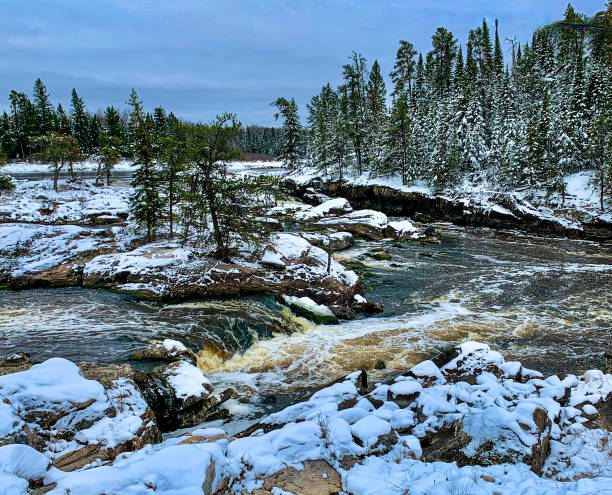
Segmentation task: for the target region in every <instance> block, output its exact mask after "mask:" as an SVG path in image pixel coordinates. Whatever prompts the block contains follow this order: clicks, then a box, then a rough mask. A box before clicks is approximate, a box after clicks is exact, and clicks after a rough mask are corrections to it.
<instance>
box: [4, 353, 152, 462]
mask: <svg viewBox="0 0 612 495" xmlns="http://www.w3.org/2000/svg"><path fill="white" fill-rule="evenodd" d="M0 401H1V405H0V418H1V420H0V425H1V426H0V445H8V444H25V445H29V446H31V447H33V448H34V449H36V450H38V451H40V452H42V453H44V454H45V455H46V456H47V457H48V458H49V459H50V460H51V461H52V462H53V465H54V466H55V467H58V468H59V469H62V470H65V471H72V470H74V469H79V468H81V467H83V466H84V465H87V464H90V463H91V462H93V461H95V460H99V461H101V462H105V461H110V460H113V459H114V458H115V457H116V456H117V455H118V454H120V453H122V452H126V451H133V450H137V449H140V448H142V447H143V446H144V445H146V444H149V443H154V442H157V441H159V440H160V433H159V430H158V428H157V425H156V423H155V418H154V415H153V412H152V411H151V409H150V408H149V407H148V405H147V403H146V402H145V400H144V399H143V397H142V395H141V393H140V391H139V390H138V388H137V387H136V385H135V384H134V382H133V381H131V380H130V379H129V378H125V377H120V378H116V379H113V380H111V381H109V383H108V386H107V387H104V386H103V385H102V384H101V383H100V382H97V381H94V380H88V379H86V378H84V377H83V376H82V375H81V373H80V372H79V368H78V366H77V365H75V364H74V363H71V362H70V361H67V360H65V359H61V358H53V359H49V360H47V361H45V362H43V363H41V364H37V365H34V366H32V367H31V368H30V369H28V370H25V371H19V372H16V373H12V374H7V375H4V376H1V377H0Z"/></svg>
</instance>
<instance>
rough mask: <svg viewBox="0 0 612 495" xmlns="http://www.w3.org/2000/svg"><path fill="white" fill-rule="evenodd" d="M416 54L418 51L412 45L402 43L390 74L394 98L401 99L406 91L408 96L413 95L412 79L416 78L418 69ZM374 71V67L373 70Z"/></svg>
mask: <svg viewBox="0 0 612 495" xmlns="http://www.w3.org/2000/svg"><path fill="white" fill-rule="evenodd" d="M416 54H417V51H416V50H415V49H414V46H413V45H412V43H410V42H408V41H404V40H401V41H400V47H399V48H398V50H397V53H396V55H395V64H394V65H393V72H391V74H389V76H390V77H391V81H392V82H393V92H392V93H391V94H392V96H394V97H400V96H402V95H403V94H404V92H405V91H407V92H408V95H412V79H413V78H414V71H415V67H416V62H415V61H414V57H415V56H416ZM373 69H374V67H372V70H373Z"/></svg>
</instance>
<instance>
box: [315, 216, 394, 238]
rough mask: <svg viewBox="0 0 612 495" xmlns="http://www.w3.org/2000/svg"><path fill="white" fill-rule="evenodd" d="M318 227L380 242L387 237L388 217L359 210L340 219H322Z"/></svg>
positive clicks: (318, 222)
mask: <svg viewBox="0 0 612 495" xmlns="http://www.w3.org/2000/svg"><path fill="white" fill-rule="evenodd" d="M315 225H316V226H317V227H325V228H328V229H333V230H338V231H346V232H350V233H351V234H353V235H354V236H356V237H365V238H367V239H372V240H379V239H383V238H384V237H385V229H386V228H387V215H385V214H384V213H381V212H380V211H374V210H357V211H353V212H351V213H348V214H346V215H341V216H338V217H329V218H322V219H320V220H319V221H317V222H316V223H315Z"/></svg>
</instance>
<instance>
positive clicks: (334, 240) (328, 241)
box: [299, 232, 355, 251]
mask: <svg viewBox="0 0 612 495" xmlns="http://www.w3.org/2000/svg"><path fill="white" fill-rule="evenodd" d="M299 235H300V236H301V237H303V238H304V239H306V240H307V241H308V242H310V244H312V245H313V246H319V247H323V248H324V249H326V250H329V251H342V250H343V249H347V248H349V247H351V246H352V245H353V243H354V242H355V238H354V237H353V234H351V233H350V232H331V233H329V234H323V233H320V232H300V233H299Z"/></svg>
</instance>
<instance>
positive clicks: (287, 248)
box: [83, 233, 362, 317]
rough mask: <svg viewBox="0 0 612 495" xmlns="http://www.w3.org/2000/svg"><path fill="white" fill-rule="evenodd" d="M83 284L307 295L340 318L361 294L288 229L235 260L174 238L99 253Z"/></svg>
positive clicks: (159, 294)
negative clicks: (201, 252)
mask: <svg viewBox="0 0 612 495" xmlns="http://www.w3.org/2000/svg"><path fill="white" fill-rule="evenodd" d="M264 261H265V263H264ZM272 263H273V265H274V266H272V267H271V264H272ZM83 286H84V287H102V288H106V289H113V290H120V291H125V292H133V293H136V294H138V295H140V296H142V297H145V298H151V299H159V300H170V301H174V300H186V299H199V298H209V297H220V296H221V297H223V296H237V295H240V294H249V293H271V294H277V295H280V294H286V295H290V296H297V297H304V296H306V297H309V298H311V299H312V300H314V301H315V302H316V303H318V304H325V305H327V306H329V307H330V308H331V309H332V311H333V312H334V313H335V314H336V315H337V316H338V317H350V316H352V314H353V305H354V296H355V295H356V294H362V288H361V283H360V281H359V278H358V277H357V275H356V274H355V273H354V272H352V271H349V270H347V269H345V268H344V267H343V266H342V265H340V264H339V263H338V262H336V261H335V260H334V259H333V258H329V256H328V253H326V252H325V251H324V250H323V249H321V248H318V247H316V246H313V245H311V244H310V243H309V242H308V241H306V240H305V239H302V238H301V237H299V236H297V235H293V234H285V233H275V234H272V235H271V236H270V238H269V240H268V243H267V246H266V247H265V249H264V252H263V254H261V253H251V254H250V255H248V256H247V257H245V258H235V259H234V260H232V262H231V263H226V262H223V261H221V260H219V259H217V258H213V257H210V256H206V255H199V254H197V253H195V252H194V251H191V250H188V249H185V248H182V247H180V246H179V245H177V244H174V243H170V242H161V243H156V244H148V245H145V246H142V247H140V248H138V249H136V250H134V251H131V252H128V253H117V254H110V255H105V256H99V257H97V258H95V259H93V260H92V261H91V262H89V263H87V264H86V265H85V267H84V270H83Z"/></svg>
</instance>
